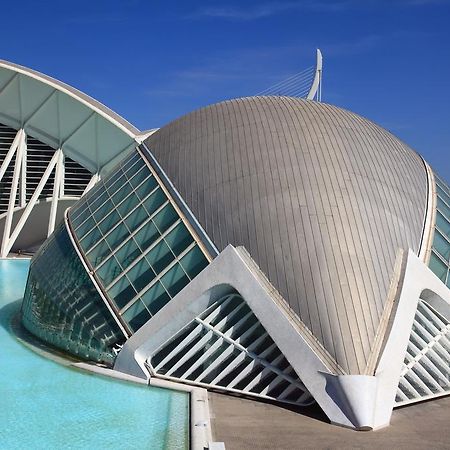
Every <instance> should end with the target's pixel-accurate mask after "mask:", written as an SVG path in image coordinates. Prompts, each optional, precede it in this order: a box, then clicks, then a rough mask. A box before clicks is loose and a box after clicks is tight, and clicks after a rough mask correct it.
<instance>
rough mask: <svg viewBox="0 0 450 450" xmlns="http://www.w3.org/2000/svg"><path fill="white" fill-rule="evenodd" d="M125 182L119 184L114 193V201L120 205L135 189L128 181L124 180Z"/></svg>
mask: <svg viewBox="0 0 450 450" xmlns="http://www.w3.org/2000/svg"><path fill="white" fill-rule="evenodd" d="M124 183H125V184H122V185H117V190H116V191H115V193H114V195H112V201H113V202H114V204H115V205H118V204H119V203H120V202H121V201H122V200H123V199H124V198H125V197H127V196H128V195H130V194H131V192H132V191H133V189H132V187H131V186H130V185H129V184H128V182H127V181H124Z"/></svg>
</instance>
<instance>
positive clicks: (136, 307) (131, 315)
mask: <svg viewBox="0 0 450 450" xmlns="http://www.w3.org/2000/svg"><path fill="white" fill-rule="evenodd" d="M123 318H124V319H125V320H126V321H127V322H128V324H129V325H130V327H131V328H132V329H133V331H136V330H138V329H139V328H140V327H141V326H142V325H144V324H145V322H147V321H148V320H149V319H150V318H151V316H150V314H149V312H148V311H147V309H146V308H145V306H144V304H143V303H142V302H141V301H140V300H138V301H137V302H135V303H134V304H133V305H131V306H130V307H129V308H128V309H127V310H126V311H125V312H124V314H123Z"/></svg>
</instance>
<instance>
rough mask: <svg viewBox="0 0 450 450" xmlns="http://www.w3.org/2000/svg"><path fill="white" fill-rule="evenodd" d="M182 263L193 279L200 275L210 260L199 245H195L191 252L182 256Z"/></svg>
mask: <svg viewBox="0 0 450 450" xmlns="http://www.w3.org/2000/svg"><path fill="white" fill-rule="evenodd" d="M180 262H181V265H182V266H183V269H184V270H185V271H186V273H187V274H188V275H189V277H190V278H191V279H192V278H194V277H195V276H196V275H198V274H199V273H200V272H201V271H202V270H203V269H204V268H205V267H206V266H207V265H208V260H207V259H206V257H205V255H204V254H203V253H202V251H201V250H200V249H199V248H198V247H194V248H193V249H192V250H190V251H189V253H188V254H187V255H185V256H183V258H181V261H180Z"/></svg>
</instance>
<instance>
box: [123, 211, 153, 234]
mask: <svg viewBox="0 0 450 450" xmlns="http://www.w3.org/2000/svg"><path fill="white" fill-rule="evenodd" d="M147 218H148V214H147V212H146V211H145V209H144V208H143V207H142V206H139V207H138V208H137V209H136V210H134V211H133V212H132V213H131V214H130V215H129V216H128V217H127V218H126V219H125V223H126V224H127V226H128V228H129V229H130V231H131V232H133V231H134V230H135V229H136V228H138V227H139V225H141V224H142V222H144V220H145V219H147Z"/></svg>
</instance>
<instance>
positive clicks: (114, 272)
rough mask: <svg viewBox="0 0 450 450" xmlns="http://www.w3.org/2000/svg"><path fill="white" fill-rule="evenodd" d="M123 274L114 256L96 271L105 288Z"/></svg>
mask: <svg viewBox="0 0 450 450" xmlns="http://www.w3.org/2000/svg"><path fill="white" fill-rule="evenodd" d="M121 273H122V268H121V267H120V265H119V263H118V262H117V260H116V259H115V258H114V256H110V257H109V259H108V260H107V261H106V262H105V263H104V264H103V265H102V266H101V267H100V268H99V269H97V270H96V274H97V276H98V277H99V278H100V279H101V280H102V281H103V284H104V285H105V286H108V284H109V283H111V281H112V280H114V279H115V278H117V277H118V276H119V275H120V274H121Z"/></svg>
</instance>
